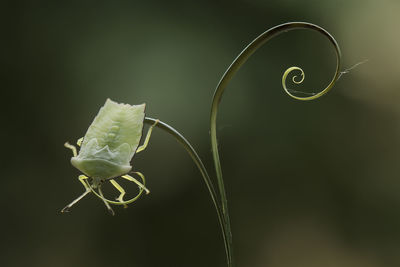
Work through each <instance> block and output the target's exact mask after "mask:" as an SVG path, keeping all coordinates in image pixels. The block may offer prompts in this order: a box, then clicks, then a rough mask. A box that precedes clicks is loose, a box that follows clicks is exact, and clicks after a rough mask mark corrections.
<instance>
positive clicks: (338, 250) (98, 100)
mask: <svg viewBox="0 0 400 267" xmlns="http://www.w3.org/2000/svg"><path fill="white" fill-rule="evenodd" d="M399 12H400V3H399V1H395V0H393V1H389V0H385V1H372V0H367V1H357V0H354V1H351V0H350V1H294V0H279V1H266V0H247V1H245V0H242V1H161V0H160V1H152V0H150V1H47V2H46V1H25V2H23V1H21V2H20V1H18V2H17V1H14V2H9V3H4V4H2V8H1V13H2V16H1V17H2V20H3V22H2V25H3V27H4V28H3V29H4V30H3V38H2V44H3V45H5V47H4V48H3V49H2V51H1V59H2V65H3V67H4V70H3V74H4V82H3V86H2V96H3V98H2V99H3V101H2V105H1V107H2V117H3V119H2V126H1V127H2V136H3V138H2V140H3V144H2V155H3V157H2V158H3V159H2V181H3V182H2V184H1V200H2V201H1V208H2V209H1V210H2V215H1V225H2V227H1V231H2V234H1V239H0V240H1V241H0V242H1V243H0V244H1V250H0V251H1V259H0V261H1V263H0V264H1V265H2V266H7V267H8V266H35V267H36V266H40V267H47V266H59V267H64V266H66V267H69V266H97V267H101V266H104V267H105V266H107V267H108V266H116V267H119V266H121V267H122V266H143V267H151V266H225V265H224V264H225V256H224V249H223V242H222V238H221V233H220V230H219V226H218V222H217V218H216V214H215V211H214V209H213V206H212V203H211V200H210V198H209V196H208V192H207V190H206V187H205V185H204V183H203V181H202V179H201V176H200V174H199V172H198V171H197V169H196V167H195V165H194V164H193V162H191V160H190V158H189V157H188V155H187V154H186V152H185V151H184V150H183V148H182V147H180V146H179V145H178V144H177V143H176V142H175V140H173V138H171V137H170V136H168V135H167V134H166V133H164V132H162V131H160V130H159V129H158V130H155V131H154V134H153V136H152V139H151V143H150V146H149V148H148V149H147V150H146V151H145V152H143V153H141V154H139V155H137V157H135V158H134V160H133V166H134V169H135V170H138V171H141V172H143V173H144V174H145V175H146V177H147V180H148V187H149V188H150V189H151V194H150V195H148V196H145V197H143V198H141V199H140V200H139V201H137V202H136V203H135V204H133V205H131V206H130V207H129V208H128V209H122V208H118V207H117V208H116V213H117V214H116V216H114V217H112V216H109V215H108V214H107V212H106V209H105V208H104V206H103V204H102V202H101V201H99V200H98V199H96V198H95V197H93V196H89V197H87V198H86V199H84V200H82V201H81V202H80V203H79V204H78V205H76V207H74V208H73V209H72V210H71V212H70V213H68V214H61V213H60V209H61V208H63V207H64V206H65V205H66V204H67V203H69V202H70V201H71V200H72V199H74V198H75V197H76V196H78V195H79V194H81V192H83V187H82V185H81V184H80V183H79V181H78V180H77V176H78V175H79V172H78V171H77V170H76V169H74V168H73V167H72V166H71V165H70V162H69V160H70V157H71V151H69V150H67V149H65V148H64V147H63V144H64V142H65V141H70V142H75V140H76V139H78V138H80V137H81V136H83V135H84V133H85V131H86V129H87V127H88V126H89V124H90V123H91V121H92V119H93V118H94V116H95V115H96V113H97V112H98V109H99V108H100V107H101V106H102V105H103V103H104V102H105V100H106V98H108V97H109V98H111V99H113V100H115V101H119V102H124V103H130V104H139V103H143V102H145V103H146V104H147V115H148V116H150V117H154V118H159V119H161V120H162V121H165V122H167V123H169V124H171V125H172V126H173V127H175V128H176V129H178V130H179V131H180V132H182V133H183V134H184V135H185V136H186V137H187V138H188V139H189V140H190V141H191V142H192V144H193V145H194V146H195V148H196V149H198V152H199V154H200V155H201V157H202V158H203V159H204V161H205V164H206V165H207V167H208V169H209V170H210V172H211V174H212V175H213V176H214V174H213V167H212V162H211V152H210V145H209V143H210V141H209V125H208V123H209V122H208V119H209V112H210V105H211V98H212V94H213V90H214V88H215V86H216V84H217V82H218V80H219V78H220V76H221V75H222V74H223V72H224V71H225V69H226V68H227V66H228V65H229V64H230V63H231V61H232V60H233V59H234V58H235V57H236V56H237V54H238V53H239V52H240V51H241V50H242V49H243V48H244V47H245V46H246V45H247V44H248V43H249V42H250V41H251V40H253V39H254V38H255V37H256V36H257V35H259V34H260V33H261V32H263V31H265V30H267V29H268V28H270V27H272V26H275V25H277V24H280V23H284V22H288V21H308V22H312V23H315V24H318V25H321V26H322V27H324V28H326V29H327V30H328V31H330V32H331V33H332V34H333V35H334V36H335V38H336V39H337V41H338V42H339V44H340V45H341V48H342V52H343V60H344V62H343V68H346V67H350V66H352V65H353V64H355V63H357V62H360V61H363V60H365V59H368V60H369V61H368V62H367V63H365V64H363V65H361V66H359V67H358V68H356V69H354V70H353V71H351V72H350V73H349V74H346V75H344V76H343V77H342V78H341V79H340V80H339V82H338V83H337V85H336V86H335V88H334V89H333V90H332V91H331V92H329V93H328V94H327V95H326V96H324V97H322V98H321V99H319V100H316V101H313V102H299V101H295V100H293V99H290V98H289V97H287V96H286V95H285V94H284V92H283V91H282V89H281V85H280V79H281V74H282V73H283V71H284V70H285V69H286V68H288V67H290V66H293V65H295V66H301V67H303V68H304V70H305V72H306V80H305V82H304V83H303V85H302V86H300V87H295V89H297V90H303V91H310V92H316V91H318V90H319V89H322V87H323V86H325V85H326V84H327V83H328V81H329V80H330V78H331V76H332V74H333V71H334V68H335V60H334V53H333V49H332V47H330V46H329V43H328V42H327V41H326V40H325V39H324V38H323V37H321V36H319V35H317V34H316V33H313V32H309V31H295V32H290V33H288V34H284V35H281V36H279V37H278V38H276V39H274V40H272V41H271V42H269V43H268V44H266V45H265V46H264V47H263V48H262V49H261V50H260V51H258V52H257V53H256V54H255V55H254V56H253V57H252V58H251V59H250V60H249V61H248V62H247V64H246V65H245V66H244V67H243V68H242V69H241V70H240V72H239V73H238V75H237V76H236V77H235V78H234V79H233V81H232V82H231V84H230V85H229V88H228V89H227V91H226V94H225V95H224V99H223V101H222V103H221V109H220V113H219V125H218V129H219V131H218V135H219V140H220V147H221V155H222V168H223V171H224V174H225V182H226V187H227V195H228V200H229V204H230V211H231V219H232V229H233V237H234V242H235V248H234V249H235V253H236V261H237V263H238V264H237V265H238V266H245V267H258V266H260V267H261V266H267V267H314V266H315V267H321V266H323V267H325V266H326V267H331V266H340V267H378V266H379V267H380V266H384V267H387V266H389V267H391V266H400V253H399V249H400V194H399V192H400V178H399V175H398V174H399V171H400V169H399V163H398V162H399V152H398V151H399V146H400V142H399V141H400V137H399V128H398V120H399V116H400V113H399V108H398V99H399V92H400V91H399V89H400V88H399V84H400V78H399V77H400V76H399V70H400V63H399V62H400V52H399V50H398V48H399V47H400V37H399V34H398V25H399V23H400V19H399V17H398V14H399ZM290 86H291V87H294V85H290ZM129 186H130V185H127V188H129V191H130V192H132V191H134V190H135V187H134V186H131V187H129ZM108 193H109V194H111V196H114V195H117V193H116V192H115V191H111V189H110V190H109V192H108Z"/></svg>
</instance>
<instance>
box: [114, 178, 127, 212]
mask: <svg viewBox="0 0 400 267" xmlns="http://www.w3.org/2000/svg"><path fill="white" fill-rule="evenodd" d="M110 182H111V184H112V185H113V186H114V187H115V188H116V189H117V190H118V191H119V192H120V193H121V194H120V195H119V197H118V198H117V200H118V201H119V202H121V203H124V196H125V193H126V192H125V190H124V189H123V188H122V186H120V185H119V184H118V183H117V182H116V181H115V180H114V179H111V180H110ZM127 207H128V205H126V204H124V208H127Z"/></svg>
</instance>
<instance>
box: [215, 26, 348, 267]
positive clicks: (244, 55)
mask: <svg viewBox="0 0 400 267" xmlns="http://www.w3.org/2000/svg"><path fill="white" fill-rule="evenodd" d="M294 29H309V30H314V31H317V32H319V33H321V34H322V35H323V36H325V37H326V38H328V40H329V41H330V43H331V44H332V45H333V46H334V48H335V52H336V72H335V75H334V77H333V78H332V80H331V82H330V83H329V85H328V86H327V87H326V88H325V89H324V90H322V91H320V92H319V93H317V94H314V95H312V96H307V97H299V96H295V95H293V94H292V93H291V92H290V91H289V90H288V89H287V88H286V78H287V76H288V74H289V73H290V72H291V71H293V70H300V71H301V75H302V76H303V78H304V72H303V70H302V69H301V68H298V67H291V68H289V69H287V70H286V71H285V73H284V74H283V76H282V85H283V88H284V90H285V92H286V93H287V94H288V95H289V96H290V97H292V98H295V99H298V100H313V99H316V98H318V97H320V96H322V95H324V94H325V93H327V92H328V91H329V90H330V89H331V88H332V87H333V85H334V84H335V82H336V80H337V79H338V78H339V76H340V58H341V52H340V48H339V45H338V44H337V42H336V40H335V39H334V38H333V37H332V35H330V34H329V32H327V31H326V30H325V29H323V28H321V27H319V26H317V25H314V24H311V23H306V22H290V23H285V24H281V25H278V26H276V27H273V28H271V29H269V30H267V31H266V32H264V33H262V34H261V35H260V36H258V37H257V38H256V39H254V41H252V42H251V43H250V44H249V45H248V46H247V47H246V48H245V49H244V50H243V51H242V52H241V53H240V54H239V56H238V57H237V58H236V59H235V60H234V61H233V62H232V64H231V65H230V66H229V67H228V69H227V70H226V72H225V73H224V75H223V76H222V78H221V80H220V82H219V83H218V85H217V88H216V89H215V92H214V97H213V101H212V106H211V118H210V129H211V148H212V154H213V158H214V165H215V170H216V175H217V181H218V189H219V193H220V197H221V205H222V214H223V217H224V218H223V222H224V223H225V224H226V225H225V227H223V229H224V230H225V231H226V232H225V236H226V238H227V244H226V245H227V246H228V247H227V257H228V266H229V267H231V266H233V263H234V261H233V251H232V249H233V246H232V232H231V226H230V219H229V212H228V202H227V198H226V192H225V185H224V181H223V177H222V169H221V163H220V157H219V152H218V142H217V130H216V128H217V113H218V106H219V103H220V102H221V99H222V95H223V93H224V90H225V88H226V86H227V85H228V83H229V81H230V80H231V79H232V78H233V76H234V75H235V74H236V72H237V71H238V70H239V69H240V67H241V66H242V65H243V64H244V63H245V62H246V61H247V59H248V58H249V57H250V56H251V55H252V54H253V53H254V52H255V51H256V50H257V49H258V48H260V47H261V46H262V45H264V44H265V43H266V42H267V41H269V40H270V39H272V38H273V37H275V36H277V35H279V34H281V33H284V32H287V31H290V30H294ZM302 80H303V79H301V81H300V82H302ZM300 82H296V81H295V83H300Z"/></svg>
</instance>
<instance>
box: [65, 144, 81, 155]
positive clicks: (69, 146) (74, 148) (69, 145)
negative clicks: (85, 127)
mask: <svg viewBox="0 0 400 267" xmlns="http://www.w3.org/2000/svg"><path fill="white" fill-rule="evenodd" d="M64 146H65V147H66V148H69V149H71V150H72V154H74V157H76V156H77V155H78V153H77V152H76V147H75V146H73V145H71V144H70V143H68V142H66V143H65V144H64Z"/></svg>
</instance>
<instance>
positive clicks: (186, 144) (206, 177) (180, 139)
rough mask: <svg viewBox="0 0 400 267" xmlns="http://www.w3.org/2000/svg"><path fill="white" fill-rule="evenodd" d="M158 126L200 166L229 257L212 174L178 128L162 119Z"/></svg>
mask: <svg viewBox="0 0 400 267" xmlns="http://www.w3.org/2000/svg"><path fill="white" fill-rule="evenodd" d="M156 121H157V120H156V119H153V118H149V117H146V118H145V119H144V122H145V123H147V124H151V125H153V124H154V123H155V122H156ZM156 127H158V128H160V129H162V130H164V131H166V132H167V133H169V134H170V135H172V136H173V137H174V138H175V139H176V140H177V141H178V142H179V143H180V144H181V145H182V146H183V147H184V148H185V150H186V151H187V152H188V153H189V155H190V157H191V158H192V160H193V161H194V163H195V164H196V166H197V168H199V171H200V173H201V175H202V177H203V180H204V182H205V183H206V186H207V189H208V191H209V193H210V196H211V199H212V202H213V204H214V207H215V210H216V212H217V217H218V221H219V224H220V227H221V230H222V236H223V240H224V244H225V252H226V255H227V257H228V255H229V251H228V248H229V245H228V239H227V238H226V233H227V232H228V231H227V230H226V229H225V227H226V225H227V224H226V223H225V222H224V221H223V216H222V211H221V206H220V205H219V204H218V201H217V194H216V192H215V189H214V186H213V183H212V181H211V179H210V176H209V175H208V172H207V169H206V168H205V167H204V164H203V162H202V161H201V159H200V157H199V155H198V154H197V153H196V150H194V148H193V147H192V145H191V144H190V143H189V141H187V140H186V138H185V137H183V135H181V134H180V133H179V132H178V131H177V130H175V129H174V128H173V127H171V126H170V125H168V124H166V123H165V122H162V121H160V120H159V121H158V123H157V124H156ZM228 260H229V258H228Z"/></svg>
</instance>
